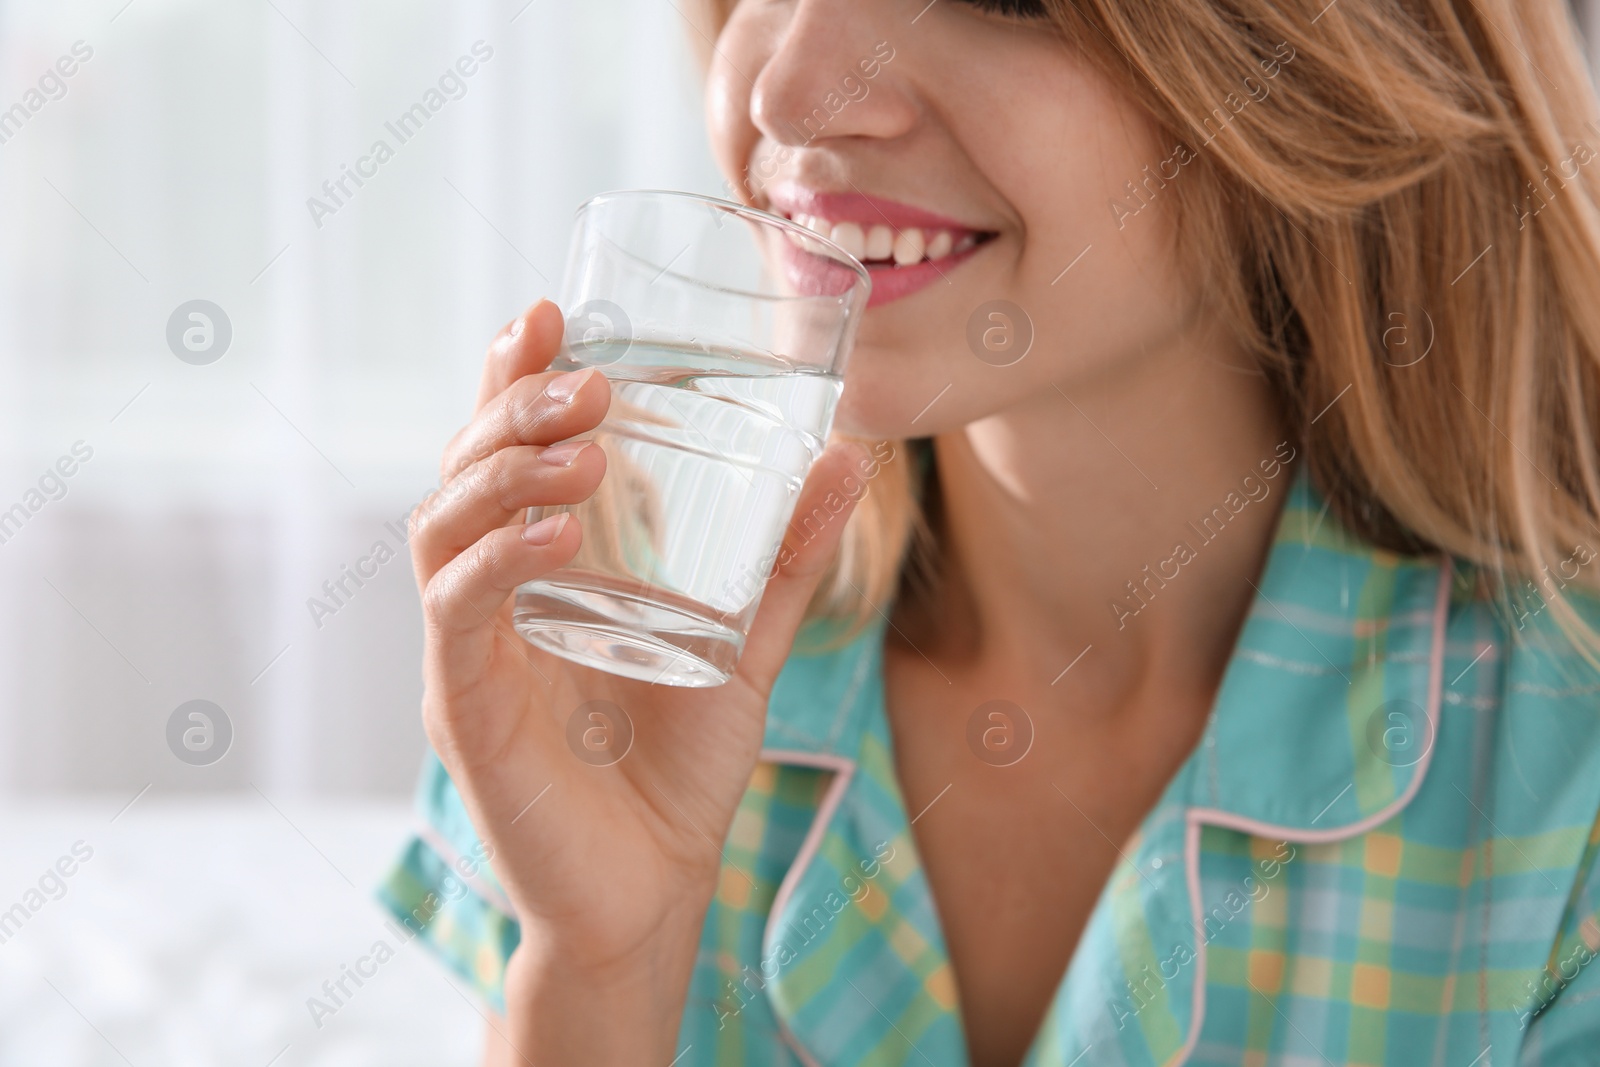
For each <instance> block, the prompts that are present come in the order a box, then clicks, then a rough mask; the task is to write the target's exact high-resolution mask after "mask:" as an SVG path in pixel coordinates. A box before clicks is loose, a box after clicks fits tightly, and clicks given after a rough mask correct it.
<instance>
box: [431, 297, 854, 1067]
mask: <svg viewBox="0 0 1600 1067" xmlns="http://www.w3.org/2000/svg"><path fill="white" fill-rule="evenodd" d="M563 330H564V323H563V320H562V315H561V312H560V311H559V309H557V308H556V306H555V305H554V304H552V303H550V302H549V301H541V302H540V303H539V304H537V305H535V306H534V307H533V308H531V309H530V310H528V311H527V312H526V313H524V314H523V315H522V316H521V317H520V318H519V319H517V320H516V321H514V322H513V323H511V324H510V325H509V326H508V327H507V328H506V329H505V330H503V331H502V332H501V334H500V336H499V337H497V338H496V339H495V341H494V343H493V344H492V345H491V347H490V349H489V353H488V357H487V360H486V361H485V365H484V372H483V380H482V385H481V386H480V388H479V392H478V407H477V412H476V414H475V415H474V417H473V419H472V421H471V422H470V423H469V424H468V425H467V426H466V427H465V428H464V429H463V430H461V432H460V433H458V434H457V435H456V436H455V438H454V439H453V440H452V441H451V442H450V444H449V446H448V447H447V448H446V449H445V454H444V460H443V464H442V468H441V479H440V485H441V489H440V490H439V492H437V493H435V494H434V495H432V496H430V497H429V499H428V500H427V501H425V502H424V503H423V505H422V506H421V507H420V508H418V510H417V513H416V514H415V515H414V516H413V519H412V536H411V553H412V561H413V563H414V565H415V568H416V574H417V583H418V586H419V588H420V590H421V593H422V604H423V614H424V619H425V626H426V650H425V655H424V667H423V679H424V683H425V692H424V696H423V721H424V724H425V726H426V729H427V733H428V738H429V740H430V741H431V742H432V744H433V747H434V750H435V751H436V752H437V753H438V754H439V757H440V759H441V760H442V761H443V762H444V765H445V767H446V769H447V770H448V771H449V772H450V775H451V777H452V779H454V781H455V783H456V785H457V787H458V788H459V790H460V792H461V795H462V797H463V799H464V800H465V802H466V805H467V809H468V811H469V812H470V813H471V815H472V820H473V825H474V826H475V827H476V828H477V830H478V832H479V834H480V835H481V836H482V837H483V839H484V841H485V842H486V843H487V844H488V845H489V847H490V848H491V849H492V850H493V851H492V853H491V855H492V856H493V863H494V870H495V874H496V875H497V876H498V877H499V879H500V881H501V882H502V884H503V885H504V886H505V889H506V892H507V894H508V896H509V898H510V900H511V903H512V905H513V907H514V908H515V909H516V918H517V920H518V921H519V923H520V924H521V928H522V943H521V945H520V946H519V948H518V949H517V952H516V953H515V954H514V956H513V958H512V962H511V966H510V969H509V970H508V973H507V977H506V992H507V1012H508V1022H509V1026H510V1031H509V1033H507V1034H506V1035H504V1036H505V1037H506V1039H508V1040H509V1041H510V1043H511V1044H512V1045H513V1046H514V1048H515V1049H516V1051H517V1053H519V1057H514V1059H515V1058H521V1057H526V1058H527V1059H529V1060H532V1061H534V1062H537V1063H538V1064H540V1067H546V1065H560V1064H564V1063H568V1062H571V1063H583V1064H585V1065H587V1067H598V1065H601V1064H606V1063H612V1062H616V1063H630V1064H638V1063H649V1062H655V1061H657V1060H659V1062H661V1063H667V1062H669V1061H670V1060H671V1059H672V1058H673V1053H674V1051H675V1050H673V1049H671V1045H672V1043H673V1041H674V1040H675V1039H676V1036H677V1031H678V1026H679V1021H680V1018H681V1014H682V1011H683V1005H684V999H685V997H686V995H687V987H688V981H689V975H690V972H691V970H692V968H693V963H694V955H695V951H696V947H697V945H698V942H699V934H700V926H701V923H702V922H703V920H704V915H705V910H706V907H707V906H708V904H709V902H710V900H711V897H712V894H713V893H714V892H715V890H716V885H717V879H718V877H719V871H720V865H721V848H722V842H723V839H724V837H725V835H726V834H727V831H728V827H729V824H730V823H731V821H732V818H733V813H734V810H735V807H736V806H737V804H738V802H739V798H740V797H741V796H742V795H743V793H744V790H745V786H746V783H747V781H748V779H749V776H750V773H751V771H752V770H753V768H754V766H755V762H756V758H757V754H758V752H759V750H760V747H761V738H762V733H763V727H764V723H765V718H766V709H767V697H768V694H769V692H770V691H771V688H772V684H773V680H774V679H775V678H776V677H777V674H778V670H779V668H780V667H781V666H782V665H783V662H784V660H785V659H786V658H787V656H788V654H789V650H790V646H791V645H792V643H793V641H794V636H795V632H796V629H797V628H798V626H799V623H800V620H801V616H802V614H803V612H804V610H805V607H806V604H807V602H808V601H809V600H810V598H811V595H812V592H813V590H814V589H815V587H816V584H817V581H818V579H819V578H820V576H821V573H822V571H823V569H824V567H825V566H826V563H827V561H828V559H829V557H830V556H831V554H832V552H833V550H834V547H835V545H836V544H837V543H838V538H839V534H840V531H841V529H842V528H843V526H844V520H845V518H847V517H848V510H847V511H845V512H843V513H841V514H839V515H838V516H836V519H837V521H833V522H829V523H827V524H826V526H825V528H824V530H823V531H822V534H821V536H818V537H815V538H813V539H812V540H810V541H809V543H805V544H791V546H790V547H791V548H792V552H793V554H792V557H791V556H790V554H789V553H788V552H786V553H785V554H784V558H785V559H788V563H787V564H786V565H785V566H784V567H783V568H782V569H781V570H780V572H779V573H778V574H777V575H776V576H775V577H774V578H773V579H772V580H771V581H770V582H769V583H768V585H767V588H766V592H765V595H764V597H763V599H762V603H761V607H760V610H759V612H758V614H757V617H756V619H755V621H754V624H753V626H752V628H751V632H750V637H749V640H748V641H747V643H746V645H745V649H744V653H743V655H742V656H741V658H740V661H739V667H738V671H737V673H736V674H735V675H734V677H733V678H732V679H731V680H730V681H729V682H727V683H726V684H724V685H722V686H719V687H716V688H710V689H682V688H674V687H671V686H665V685H651V684H647V683H644V682H637V681H631V680H628V679H624V678H619V677H616V676H614V675H610V674H605V673H602V672H600V671H596V670H592V669H589V668H586V667H582V666H578V665H577V664H574V663H570V662H568V661H566V660H564V659H561V658H559V657H556V656H553V655H551V654H549V653H546V652H544V651H542V650H540V649H537V648H535V647H533V646H532V645H530V644H528V643H527V642H526V641H524V640H523V639H522V638H521V637H520V636H518V635H517V633H516V632H515V631H514V630H513V629H512V621H511V614H512V602H511V600H512V597H511V594H512V592H513V590H515V589H516V588H517V586H519V585H521V584H522V583H524V582H527V581H530V580H532V579H535V578H538V577H540V576H542V575H544V574H547V573H549V572H550V571H552V570H554V569H556V568H558V567H560V566H562V565H564V564H566V563H567V562H569V561H570V560H571V559H572V558H573V556H574V554H575V553H576V552H577V550H578V546H579V544H580V542H581V540H582V538H583V537H584V536H585V531H584V530H582V529H581V528H580V526H579V523H578V520H577V519H576V517H573V516H569V515H565V514H562V515H556V516H552V517H549V518H546V519H544V520H543V521H541V522H538V523H535V524H533V525H531V526H525V525H524V524H523V521H522V520H523V517H524V510H525V509H526V508H528V507H530V506H536V505H562V504H575V503H578V502H579V501H582V500H584V499H586V498H588V497H589V496H590V495H591V494H592V493H593V492H594V491H595V489H596V487H597V486H598V485H599V484H600V480H601V477H602V475H603V474H604V473H605V468H606V457H605V456H604V455H603V453H602V451H601V449H600V447H599V446H598V445H595V444H585V443H582V442H568V439H569V438H572V437H574V436H575V435H578V434H582V433H586V432H587V431H589V430H592V429H594V428H595V427H596V426H597V425H598V424H599V423H600V421H601V419H602V418H603V417H604V415H605V413H606V408H607V406H608V404H609V402H610V387H609V384H608V383H607V381H606V379H605V377H604V376H603V375H601V374H600V373H599V372H598V371H594V370H585V371H576V372H571V373H555V372H551V371H549V370H547V368H548V367H549V365H550V362H551V360H552V359H553V358H554V357H555V355H556V352H557V350H558V348H559V346H560V342H561V336H562V333H563ZM563 442H568V443H563ZM859 451H860V450H859V449H858V448H856V447H855V446H844V445H840V446H834V447H831V448H830V449H829V450H828V451H827V452H825V453H824V454H823V456H822V457H821V458H819V459H818V461H817V463H816V464H815V465H814V467H813V469H812V472H811V476H810V478H809V479H808V480H807V482H806V485H805V489H804V490H803V491H802V494H801V500H800V505H799V507H800V508H801V509H805V510H809V509H810V507H811V506H812V505H813V504H815V503H816V502H817V501H819V500H820V499H821V497H822V495H824V494H826V493H827V492H828V491H829V490H832V489H835V488H837V486H838V483H839V482H840V481H841V480H842V479H843V478H844V476H845V475H847V474H848V473H849V472H850V470H851V468H852V467H853V466H854V465H855V463H856V462H858V461H859V457H858V456H857V455H856V453H859ZM845 495H847V496H848V494H845ZM597 700H599V701H609V702H610V703H612V704H615V705H616V706H617V707H619V708H621V709H622V711H623V712H624V713H625V714H626V715H627V716H628V718H629V719H630V720H631V722H632V726H633V732H634V736H633V743H632V747H631V749H630V750H629V751H628V752H627V754H626V756H624V757H623V758H622V759H620V760H619V761H617V762H616V763H615V764H613V765H611V766H593V765H592V764H591V763H588V762H585V761H583V760H581V759H579V758H578V756H577V755H576V754H575V753H574V752H573V751H572V750H571V749H570V748H569V747H568V742H567V736H568V734H567V725H568V720H569V719H570V718H571V717H572V716H573V715H574V714H575V713H578V709H579V708H580V707H581V706H583V705H585V704H587V703H588V702H589V701H597Z"/></svg>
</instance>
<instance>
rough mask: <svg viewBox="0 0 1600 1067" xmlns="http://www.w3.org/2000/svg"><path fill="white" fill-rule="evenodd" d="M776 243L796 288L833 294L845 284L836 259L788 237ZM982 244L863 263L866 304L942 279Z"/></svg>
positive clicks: (879, 303) (877, 304) (875, 304)
mask: <svg viewBox="0 0 1600 1067" xmlns="http://www.w3.org/2000/svg"><path fill="white" fill-rule="evenodd" d="M779 243H780V246H781V250H782V253H783V264H784V268H785V270H786V272H787V274H788V275H789V278H790V281H791V283H792V284H794V285H795V287H796V289H798V290H799V291H800V292H802V293H806V294H829V295H836V294H837V293H839V292H842V291H843V290H844V289H845V288H847V287H848V284H849V279H848V278H847V277H844V276H843V273H844V272H842V271H841V270H840V269H839V267H840V265H839V264H838V263H837V262H834V261H831V260H827V259H825V258H823V257H822V256H817V255H813V254H812V253H809V252H806V251H805V250H803V249H801V248H797V247H796V246H795V245H793V244H791V243H790V242H788V241H780V242H779ZM983 244H984V243H983V242H980V243H978V244H975V245H973V246H972V247H971V248H968V249H964V250H963V251H960V252H955V253H952V254H950V255H948V256H943V257H941V258H939V259H925V260H923V261H922V262H920V263H914V264H912V265H911V266H908V267H895V266H890V265H888V264H883V265H874V264H867V274H868V275H869V276H870V277H871V278H872V295H871V296H869V297H868V298H867V307H869V308H875V307H880V306H882V305H884V304H887V303H889V302H890V301H892V300H899V299H900V298H901V297H906V296H910V295H911V294H912V293H915V292H917V291H918V290H920V289H925V288H927V287H928V286H929V285H932V284H933V283H934V282H937V281H943V280H945V275H946V274H947V273H949V271H951V270H952V269H953V268H955V267H957V266H959V265H960V264H961V263H963V262H965V261H966V260H967V259H968V258H969V257H970V256H971V255H972V254H973V253H974V252H976V251H977V250H978V249H980V248H982V247H983Z"/></svg>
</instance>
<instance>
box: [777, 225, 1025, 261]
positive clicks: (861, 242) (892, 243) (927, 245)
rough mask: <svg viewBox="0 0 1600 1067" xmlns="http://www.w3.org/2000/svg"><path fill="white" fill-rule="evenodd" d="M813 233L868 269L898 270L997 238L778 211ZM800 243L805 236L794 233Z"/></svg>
mask: <svg viewBox="0 0 1600 1067" xmlns="http://www.w3.org/2000/svg"><path fill="white" fill-rule="evenodd" d="M778 214H781V215H783V217H784V218H787V219H789V220H790V221H791V222H794V223H795V224H797V225H800V226H804V227H805V228H806V229H808V230H810V231H811V232H812V233H815V234H818V235H820V236H822V237H826V238H828V239H829V240H831V241H832V242H833V243H834V244H836V245H838V246H839V247H840V248H843V249H844V250H845V251H846V252H849V253H850V254H851V255H852V256H855V257H856V258H857V259H859V260H860V261H861V262H862V264H863V265H864V266H866V268H867V269H868V270H880V271H882V270H894V269H896V268H905V267H914V266H917V265H918V264H921V263H932V264H935V265H938V264H940V263H941V262H942V261H944V260H952V259H954V258H955V257H957V256H960V255H961V254H963V253H965V252H968V251H970V250H972V249H974V248H977V247H978V246H979V245H981V244H984V243H986V242H988V241H991V240H993V239H994V238H995V237H997V236H998V234H997V233H996V232H995V231H992V230H969V229H965V228H954V227H924V226H899V227H895V226H890V225H888V224H886V223H881V222H880V223H869V224H864V223H861V222H856V221H854V220H850V219H842V220H833V219H827V218H824V217H822V216H820V215H806V214H800V213H795V214H789V213H786V212H781V211H780V212H778ZM789 240H790V241H791V242H792V243H793V244H795V245H796V246H797V247H798V246H802V245H803V242H804V238H802V237H800V236H798V235H796V234H790V235H789Z"/></svg>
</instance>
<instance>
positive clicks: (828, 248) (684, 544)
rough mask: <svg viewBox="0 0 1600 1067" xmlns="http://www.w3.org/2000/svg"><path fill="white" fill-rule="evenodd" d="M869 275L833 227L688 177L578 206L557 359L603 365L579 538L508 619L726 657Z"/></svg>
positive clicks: (534, 628) (663, 660)
mask: <svg viewBox="0 0 1600 1067" xmlns="http://www.w3.org/2000/svg"><path fill="white" fill-rule="evenodd" d="M870 289H871V281H870V280H869V278H868V275H867V271H866V268H865V267H863V266H862V265H861V264H860V263H859V262H858V261H857V260H855V259H854V258H853V257H851V256H850V254H849V253H847V252H845V251H844V250H843V249H842V248H840V247H839V246H838V245H836V244H834V243H833V242H831V241H829V240H827V239H826V238H823V237H820V236H818V235H817V234H815V233H813V232H812V231H811V230H809V229H807V228H805V227H803V226H799V225H796V224H795V223H792V222H789V221H788V220H786V219H783V218H780V217H778V216H776V215H769V214H767V213H765V212H762V211H757V210H754V209H752V208H748V207H745V206H743V205H741V204H736V203H732V202H730V201H726V200H718V199H715V198H713V197H706V196H698V195H695V194H691V193H680V192H668V191H663V190H637V191H628V192H617V193H606V194H603V195H601V196H597V197H594V198H593V199H591V200H589V201H587V202H585V203H584V204H583V205H582V206H581V207H580V208H578V215H577V229H576V231H575V233H574V235H573V239H572V247H571V251H570V253H569V257H568V261H567V272H566V277H565V279H564V281H563V287H562V295H561V306H562V309H563V311H564V312H565V314H566V316H567V330H566V337H565V340H564V343H563V345H562V350H561V353H560V355H559V356H558V357H557V358H556V361H555V363H554V364H553V369H556V370H576V369H580V368H582V367H598V368H600V370H601V372H602V373H604V374H605V376H606V377H607V378H608V379H610V381H611V408H610V411H609V412H608V413H607V415H606V418H605V421H604V422H603V423H602V424H601V425H600V426H599V428H598V429H597V430H596V431H595V432H594V433H593V435H592V437H593V439H594V440H595V441H597V442H598V443H599V444H600V445H601V446H602V447H603V448H604V449H605V453H606V461H607V468H606V474H605V478H604V479H603V480H602V482H601V484H600V488H599V490H598V491H596V493H595V494H594V496H592V497H591V498H590V499H589V500H586V501H584V502H583V503H581V504H578V505H575V506H572V507H559V508H557V507H548V508H530V509H529V511H528V518H527V521H529V522H534V521H537V520H538V519H540V518H543V517H544V516H546V515H553V514H555V513H557V512H559V511H570V512H572V513H573V514H575V515H576V516H577V517H578V520H579V522H580V523H581V524H582V528H583V547H582V548H581V549H580V550H579V552H578V555H577V557H576V558H575V559H574V560H573V561H572V563H571V564H569V565H568V566H566V567H563V568H561V569H560V570H557V571H553V572H551V573H550V574H548V575H546V576H545V577H543V578H541V579H539V580H537V581H532V582H528V583H526V584H524V585H522V586H521V587H519V588H518V590H517V597H516V608H515V625H516V628H517V632H518V633H520V634H522V636H523V637H525V638H527V639H528V640H529V641H531V642H532V643H533V644H535V645H537V646H539V647H540V648H544V649H548V650H549V651H551V652H554V653H556V654H557V655H560V656H564V657H566V658H567V659H570V660H574V661H576V662H578V663H582V664H585V665H587V666H590V667H596V668H599V669H600V670H604V671H609V672H611V673H613V674H620V675H624V676H626V677H629V678H637V679H642V680H644V681H648V682H660V683H662V684H666V685H680V686H712V685H721V684H722V683H723V682H725V681H727V680H728V678H729V677H730V676H731V675H732V673H733V669H734V666H735V664H736V663H737V662H738V659H739V654H740V652H741V651H742V650H743V648H744V640H745V636H746V634H747V633H748V632H749V628H750V622H751V620H752V618H753V617H754V616H755V612H756V608H757V606H758V605H759V604H760V601H761V593H762V590H763V588H764V587H765V585H766V580H767V577H768V574H769V573H770V571H771V569H772V566H773V563H774V561H775V560H776V558H777V555H778V551H779V548H780V546H781V545H782V541H783V531H784V527H785V526H786V525H787V524H788V522H789V518H790V516H791V514H792V513H793V511H794V505H795V500H796V497H797V496H798V494H799V492H800V486H801V483H802V482H804V480H805V477H806V473H807V472H808V471H809V470H810V468H811V464H812V461H813V460H815V459H816V457H817V456H818V455H819V454H820V453H821V451H822V448H823V445H824V443H825V442H826V440H827V437H828V430H829V427H830V426H831V425H832V422H833V412H834V407H835V405H836V404H837V402H838V399H839V392H840V388H841V386H842V378H843V371H844V362H845V358H846V356H847V355H848V353H849V350H850V345H851V343H852V341H853V339H854V336H855V331H856V327H857V324H858V323H859V320H860V317H861V314H862V312H863V310H864V309H865V307H866V302H867V295H868V292H869V291H870Z"/></svg>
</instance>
